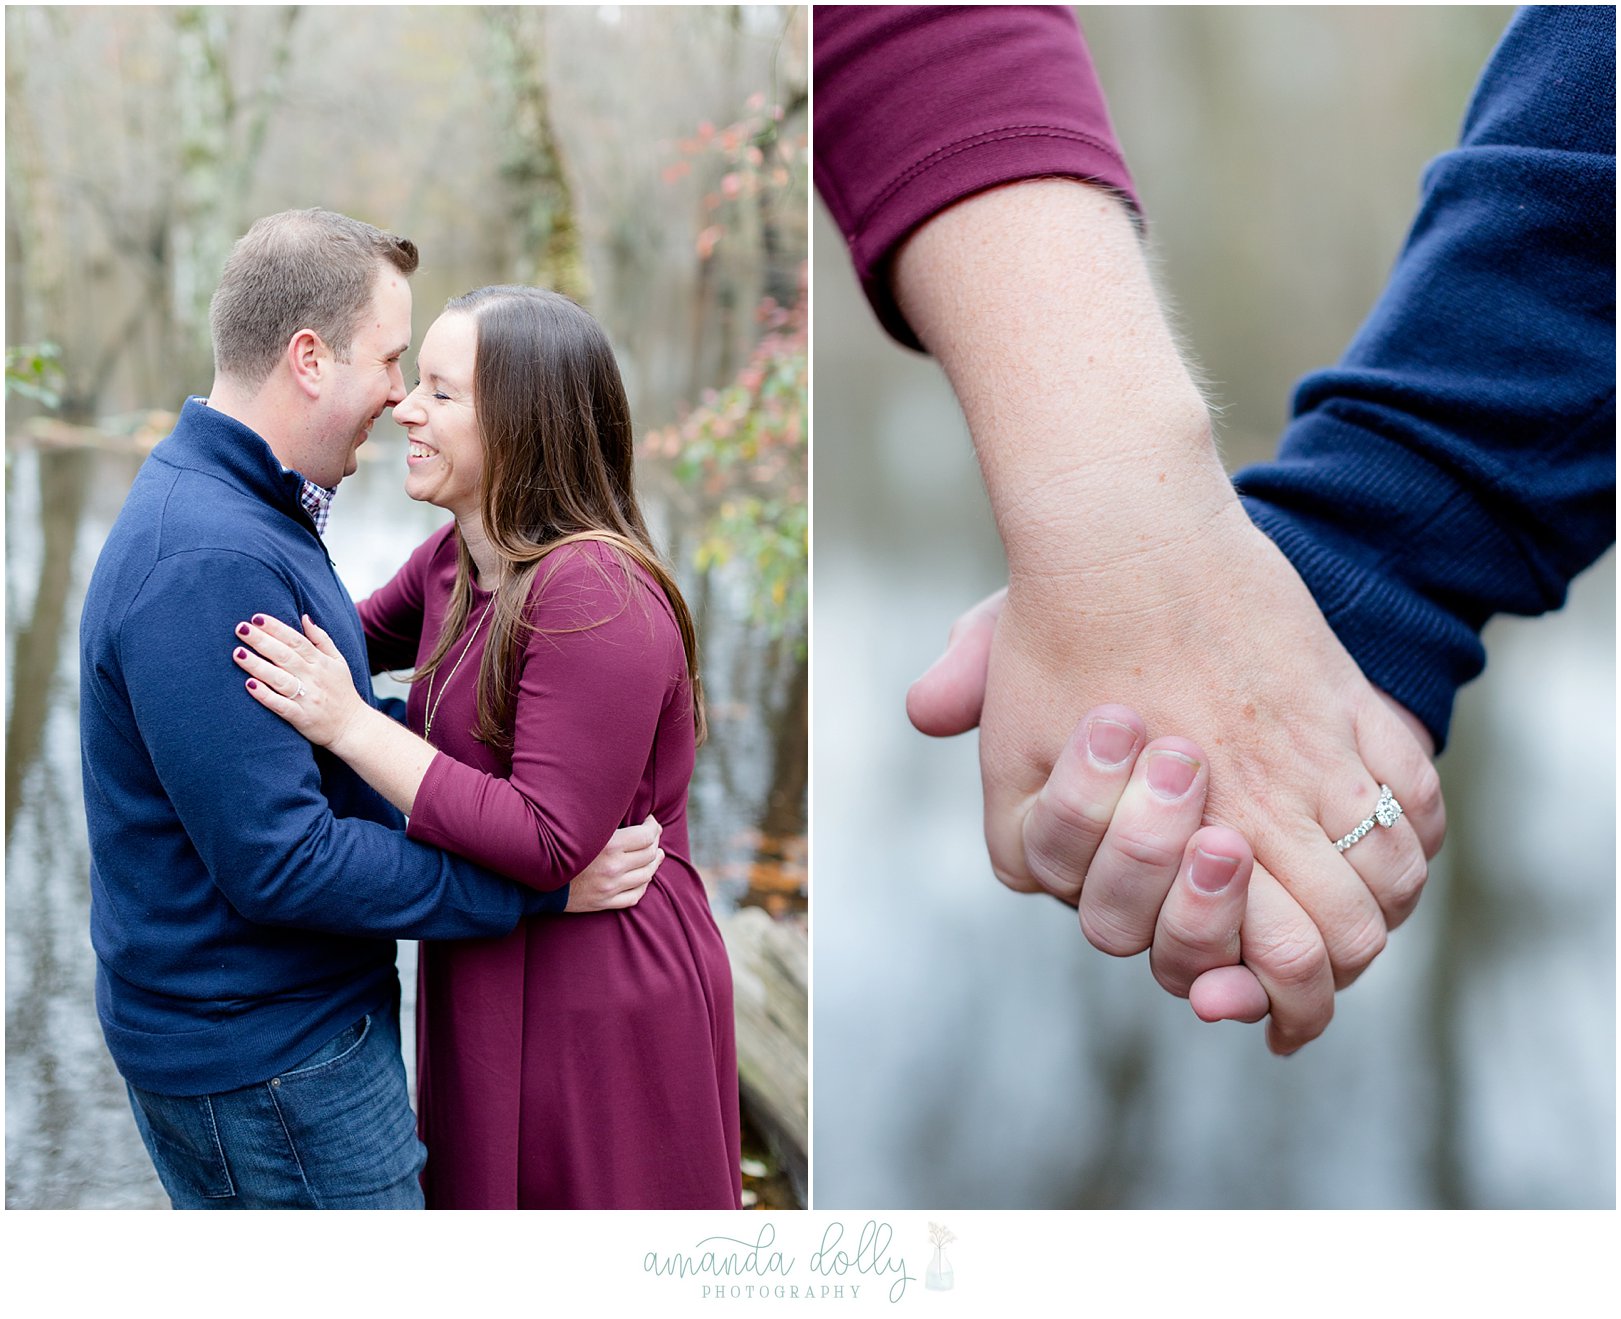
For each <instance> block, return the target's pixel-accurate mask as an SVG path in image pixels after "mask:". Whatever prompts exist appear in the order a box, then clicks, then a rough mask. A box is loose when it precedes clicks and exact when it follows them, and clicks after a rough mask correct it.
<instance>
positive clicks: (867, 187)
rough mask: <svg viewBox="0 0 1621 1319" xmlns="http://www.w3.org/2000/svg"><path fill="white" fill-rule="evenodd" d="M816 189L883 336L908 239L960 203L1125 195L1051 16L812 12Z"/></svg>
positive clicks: (1083, 52)
mask: <svg viewBox="0 0 1621 1319" xmlns="http://www.w3.org/2000/svg"><path fill="white" fill-rule="evenodd" d="M815 20H816V21H815V70H814V75H813V76H814V81H815V96H816V100H815V130H816V140H815V151H814V158H815V172H816V187H817V191H819V192H820V193H821V194H822V199H823V201H825V202H826V203H827V207H828V210H829V211H831V212H832V215H833V219H834V220H835V222H836V223H837V224H838V226H839V228H840V229H841V230H842V231H843V232H844V238H845V241H846V242H847V243H848V244H849V245H850V255H851V257H852V258H853V259H854V261H855V266H856V273H857V274H858V275H859V276H860V278H861V283H862V286H863V288H865V290H866V293H867V299H868V301H869V302H870V303H871V304H872V308H873V310H874V311H875V312H876V313H877V314H878V319H879V320H880V321H882V322H883V325H884V328H885V329H886V330H888V331H889V333H890V334H892V335H893V336H894V337H895V338H896V339H898V340H900V342H901V343H903V344H905V345H906V346H907V347H909V348H921V347H922V345H921V344H920V343H919V342H918V339H917V336H916V335H915V334H914V333H913V332H912V329H911V327H910V326H909V325H908V324H907V323H906V318H905V317H904V316H902V315H901V311H900V308H899V307H898V306H897V305H896V303H895V300H894V298H893V296H892V295H891V293H890V290H889V278H888V268H887V267H888V261H889V258H890V257H891V256H892V255H893V253H894V251H895V249H896V248H897V247H898V246H899V245H900V242H901V240H902V239H904V238H905V237H906V236H907V235H908V234H909V233H911V232H912V230H914V229H916V228H917V227H918V226H919V225H920V224H922V223H923V222H924V221H925V220H927V219H928V218H929V217H930V216H932V215H935V214H937V213H938V212H940V211H942V210H944V209H945V208H946V207H948V206H950V205H951V204H952V203H953V202H957V201H961V200H962V199H963V198H964V197H967V196H970V195H971V194H973V193H976V192H982V191H984V190H985V189H986V188H991V187H995V186H996V185H998V184H1001V183H1011V182H1013V181H1015V180H1017V179H1028V178H1038V177H1046V176H1053V175H1058V176H1067V177H1072V178H1078V179H1086V180H1088V181H1089V182H1092V183H1098V184H1101V185H1103V186H1104V187H1107V188H1110V189H1112V190H1114V191H1115V192H1118V193H1119V194H1120V195H1121V196H1122V197H1123V198H1125V200H1126V201H1127V202H1128V203H1130V205H1131V206H1132V207H1133V208H1136V207H1137V197H1136V192H1135V189H1134V188H1133V185H1132V181H1131V174H1130V172H1129V171H1128V170H1127V168H1126V162H1125V158H1124V157H1123V156H1122V154H1121V152H1120V147H1119V144H1118V143H1117V142H1116V141H1115V135H1114V128H1113V126H1112V125H1111V124H1110V122H1109V108H1108V106H1107V105H1106V104H1105V102H1104V99H1103V88H1102V86H1101V85H1100V84H1099V82H1098V79H1097V74H1096V73H1095V72H1094V70H1093V68H1092V59H1091V56H1090V55H1089V54H1088V53H1087V49H1086V43H1085V40H1084V39H1083V38H1082V36H1081V30H1080V27H1079V26H1078V25H1077V23H1076V21H1075V16H1074V15H1073V14H1072V13H1071V12H1070V11H1069V10H1068V9H1064V8H1060V7H1043V6H1026V5H1014V6H977V5H938V6H936V5H870V6H868V5H817V6H816V10H815Z"/></svg>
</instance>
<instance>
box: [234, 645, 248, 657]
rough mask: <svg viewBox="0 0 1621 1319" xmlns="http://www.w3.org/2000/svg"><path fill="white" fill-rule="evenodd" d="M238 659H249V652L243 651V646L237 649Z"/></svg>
mask: <svg viewBox="0 0 1621 1319" xmlns="http://www.w3.org/2000/svg"><path fill="white" fill-rule="evenodd" d="M236 657H237V659H247V657H248V652H247V651H245V650H243V649H242V647H241V646H238V647H237V648H236Z"/></svg>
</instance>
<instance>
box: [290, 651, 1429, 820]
mask: <svg viewBox="0 0 1621 1319" xmlns="http://www.w3.org/2000/svg"><path fill="white" fill-rule="evenodd" d="M303 694H304V684H303V683H302V682H300V683H299V684H298V690H297V691H296V692H294V693H293V695H292V699H293V700H295V701H296V700H297V699H298V698H299V697H300V696H302V695H303ZM1385 791H1387V792H1388V791H1389V789H1388V788H1387V789H1385ZM1396 813H1397V814H1398V815H1399V814H1400V813H1401V807H1400V806H1398V807H1397V808H1396Z"/></svg>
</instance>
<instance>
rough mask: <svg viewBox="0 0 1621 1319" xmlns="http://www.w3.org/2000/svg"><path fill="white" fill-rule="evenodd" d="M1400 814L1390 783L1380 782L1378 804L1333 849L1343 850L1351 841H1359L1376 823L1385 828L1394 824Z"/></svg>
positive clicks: (1399, 807) (1399, 805) (1399, 817)
mask: <svg viewBox="0 0 1621 1319" xmlns="http://www.w3.org/2000/svg"><path fill="white" fill-rule="evenodd" d="M1401 815H1402V811H1401V803H1400V802H1399V801H1397V800H1396V795H1395V794H1394V793H1393V792H1391V790H1390V785H1389V784H1385V783H1381V784H1380V785H1379V801H1378V804H1377V805H1375V806H1374V808H1373V814H1372V815H1370V816H1369V817H1368V818H1367V819H1366V820H1364V821H1363V822H1362V823H1361V824H1359V825H1357V827H1356V828H1355V829H1353V830H1351V832H1350V833H1348V834H1346V835H1345V837H1344V838H1342V839H1340V840H1339V842H1337V843H1335V844H1334V850H1335V851H1336V852H1343V851H1345V849H1346V848H1348V847H1350V846H1351V845H1352V844H1353V843H1359V842H1361V841H1362V839H1363V837H1364V836H1365V835H1366V834H1367V833H1369V831H1371V830H1372V828H1373V826H1374V825H1376V824H1377V825H1381V826H1382V827H1384V828H1386V829H1388V828H1390V826H1391V825H1393V824H1395V823H1396V821H1397V820H1399V819H1401Z"/></svg>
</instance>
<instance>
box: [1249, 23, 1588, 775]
mask: <svg viewBox="0 0 1621 1319" xmlns="http://www.w3.org/2000/svg"><path fill="white" fill-rule="evenodd" d="M1234 480H1235V482H1236V484H1237V485H1238V486H1239V488H1240V491H1241V492H1242V494H1243V495H1244V502H1245V506H1246V507H1247V509H1248V511H1249V515H1250V517H1251V518H1252V519H1253V520H1254V522H1255V523H1256V525H1257V526H1259V527H1260V528H1261V530H1263V531H1265V532H1266V534H1267V535H1269V536H1270V537H1271V538H1272V539H1273V540H1274V541H1276V542H1277V544H1278V547H1279V548H1280V549H1281V550H1283V552H1284V553H1285V554H1287V555H1288V556H1289V559H1290V560H1291V561H1292V562H1293V564H1294V566H1295V569H1296V571H1298V572H1299V573H1300V575H1301V577H1302V578H1304V579H1305V582H1306V585H1307V586H1308V587H1310V588H1311V593H1312V595H1313V596H1315V597H1316V599H1317V604H1318V606H1319V607H1320V608H1321V609H1322V611H1323V615H1324V617H1325V618H1327V620H1328V622H1329V623H1330V624H1331V625H1332V626H1333V628H1334V631H1335V632H1336V633H1338V634H1339V637H1340V640H1341V641H1342V642H1343V643H1344V644H1345V647H1346V649H1347V650H1349V651H1350V652H1351V654H1352V655H1353V656H1355V658H1356V661H1357V663H1358V664H1360V665H1361V666H1362V671H1363V672H1364V673H1365V674H1367V676H1368V679H1369V681H1370V682H1372V683H1374V684H1375V685H1376V686H1379V687H1382V688H1383V689H1384V690H1385V691H1387V692H1389V693H1390V694H1391V695H1392V696H1394V697H1395V698H1396V699H1397V700H1398V701H1400V702H1401V703H1402V704H1403V705H1404V706H1406V707H1407V708H1408V709H1409V710H1411V711H1412V712H1413V713H1414V714H1415V715H1417V716H1418V717H1419V718H1420V719H1421V720H1423V722H1424V723H1425V725H1426V726H1427V727H1428V728H1429V730H1430V732H1431V733H1432V734H1433V735H1434V737H1435V740H1436V743H1437V745H1438V746H1439V745H1441V744H1443V743H1444V742H1445V741H1446V733H1447V726H1448V723H1449V722H1450V720H1451V717H1452V701H1453V697H1454V696H1455V694H1456V692H1457V689H1458V688H1459V687H1460V686H1462V685H1463V684H1464V683H1465V682H1468V681H1469V679H1471V678H1473V677H1474V676H1475V675H1476V674H1478V673H1479V672H1480V671H1481V669H1482V668H1483V667H1484V665H1485V662H1486V654H1485V651H1484V649H1483V648H1482V646H1481V642H1480V629H1481V627H1482V626H1483V625H1484V624H1485V622H1486V620H1487V619H1488V618H1489V617H1490V616H1491V615H1492V614H1494V613H1496V612H1499V611H1504V612H1508V613H1514V614H1540V613H1542V612H1544V611H1545V610H1549V609H1557V608H1558V607H1559V606H1560V605H1562V604H1563V603H1564V601H1565V591H1566V588H1567V586H1568V585H1569V583H1570V580H1571V578H1573V577H1574V576H1575V575H1576V574H1577V573H1578V572H1580V571H1581V570H1582V569H1583V568H1585V567H1587V566H1588V565H1589V564H1590V563H1592V562H1593V560H1594V559H1596V558H1597V557H1598V556H1599V555H1600V554H1602V553H1603V552H1604V550H1605V549H1606V548H1608V547H1609V545H1611V544H1612V543H1613V542H1614V540H1615V10H1614V9H1612V8H1610V7H1609V6H1587V5H1578V6H1570V7H1553V6H1537V7H1534V8H1531V9H1526V10H1522V11H1520V13H1519V14H1518V15H1516V17H1515V19H1514V21H1513V23H1512V24H1510V26H1509V29H1508V31H1507V32H1506V33H1505V34H1504V36H1503V39H1502V41H1501V42H1500V43H1499V44H1498V47H1497V49H1496V51H1494V52H1493V54H1492V58H1491V61H1490V62H1489V63H1488V65H1487V67H1486V71H1485V73H1484V74H1483V75H1482V76H1481V81H1480V86H1479V87H1478V88H1477V89H1476V92H1475V97H1474V101H1473V103H1472V104H1471V106H1470V107H1469V113H1468V115H1467V117H1466V118H1465V121H1464V128H1463V136H1462V140H1461V142H1460V144H1459V146H1458V149H1457V150H1455V151H1450V152H1448V153H1447V154H1446V155H1444V156H1442V157H1440V159H1438V160H1436V161H1435V162H1434V163H1433V164H1432V165H1431V166H1430V168H1429V171H1428V172H1427V174H1426V175H1425V179H1424V194H1423V201H1422V204H1421V206H1420V209H1419V213H1418V218H1417V219H1416V220H1415V221H1414V224H1413V229H1412V232H1411V234H1410V235H1409V236H1408V239H1407V245H1406V248H1405V249H1404V250H1403V252H1402V254H1401V258H1400V259H1399V260H1398V261H1397V263H1396V269H1395V272H1394V273H1393V274H1392V275H1391V277H1390V283H1389V284H1388V285H1387V286H1386V288H1385V292H1384V294H1383V296H1382V297H1381V298H1380V300H1379V302H1378V304H1377V305H1376V306H1375V307H1374V309H1373V312H1372V313H1371V314H1370V315H1369V317H1368V320H1367V322H1366V323H1365V324H1364V325H1363V327H1362V329H1361V331H1360V332H1359V333H1358V334H1357V337H1356V339H1355V340H1354V341H1353V342H1352V344H1351V346H1350V347H1349V348H1348V349H1347V350H1346V353H1345V356H1344V357H1343V358H1342V359H1341V360H1340V363H1339V365H1338V366H1335V367H1332V368H1329V369H1327V370H1323V371H1318V372H1316V373H1315V374H1313V375H1311V376H1308V377H1307V378H1306V380H1305V381H1304V382H1303V383H1302V384H1301V386H1300V389H1299V391H1298V393H1297V394H1296V397H1295V417H1294V421H1293V422H1292V423H1291V424H1290V426H1289V429H1288V430H1287V431H1286V432H1285V434H1284V437H1283V443H1282V446H1281V448H1280V451H1279V454H1278V457H1277V458H1276V459H1275V460H1274V461H1272V462H1270V463H1265V464H1262V465H1260V466H1257V467H1251V468H1248V469H1246V470H1245V471H1242V472H1240V473H1238V475H1237V476H1236V477H1235V478H1234Z"/></svg>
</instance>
